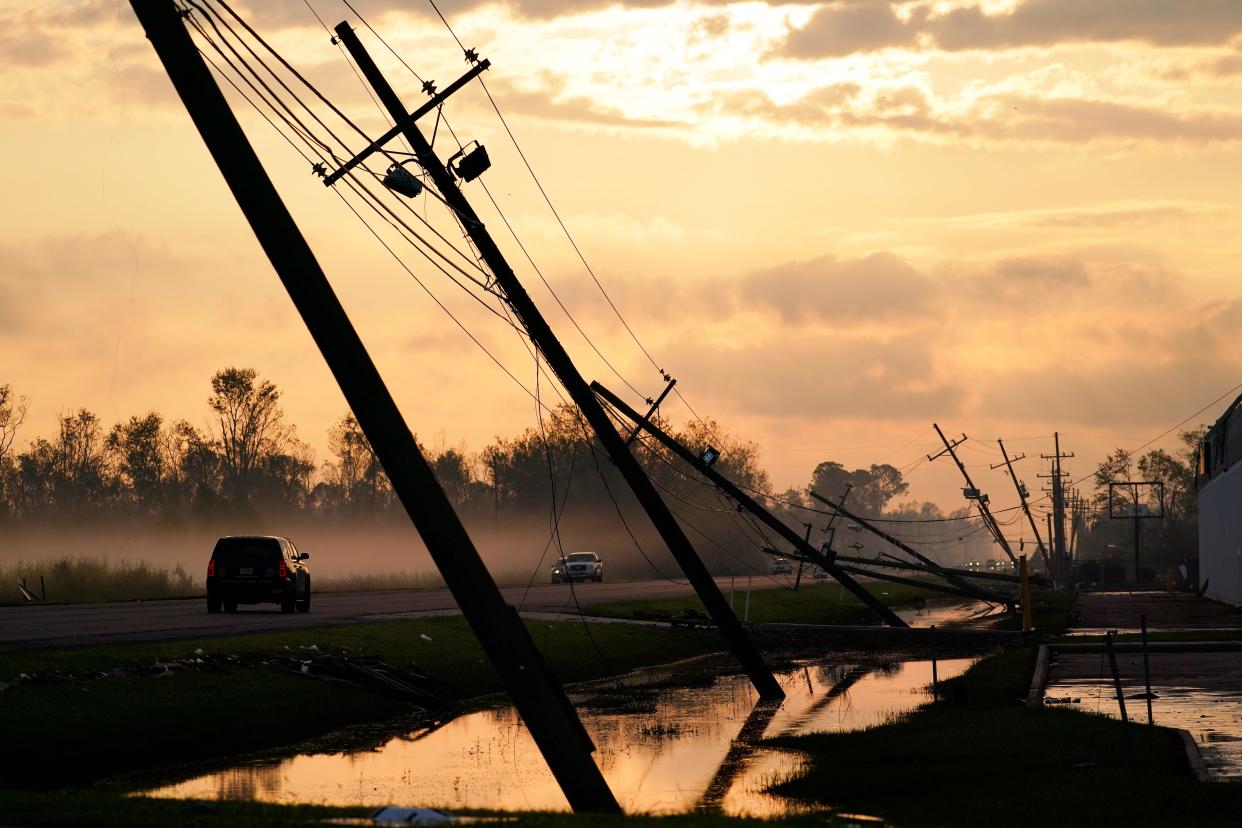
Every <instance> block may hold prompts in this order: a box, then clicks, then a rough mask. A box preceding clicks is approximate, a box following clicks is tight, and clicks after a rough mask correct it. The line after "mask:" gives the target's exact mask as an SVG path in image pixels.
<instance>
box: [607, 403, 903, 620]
mask: <svg viewBox="0 0 1242 828" xmlns="http://www.w3.org/2000/svg"><path fill="white" fill-rule="evenodd" d="M591 389H592V390H593V391H594V392H595V393H596V394H599V396H600V397H602V398H603V399H604V400H605V401H606V402H607V403H608V404H609V405H611V406H612V407H613V408H615V409H616V410H617V411H618V412H620V413H621V414H622V415H623V416H625V417H627V418H628V419H630V420H631V421H633V422H634V423H636V424H639V425H641V426H642V428H643V430H644V431H646V432H647V433H648V434H650V435H651V436H652V437H654V438H656V440H658V441H659V442H660V444H661V445H663V446H664V447H665V448H667V449H668V450H669V451H671V452H672V453H673V454H675V455H677V456H678V457H680V458H681V459H682V460H684V461H685V462H686V463H688V464H689V465H690V467H691V468H693V469H694V470H695V471H697V472H698V473H699V474H701V475H703V476H704V477H706V478H707V479H708V480H710V481H711V482H712V483H714V484H716V486H717V487H718V488H719V489H720V490H721V491H722V492H724V493H725V494H726V495H727V496H728V497H730V498H731V499H732V500H733V501H734V502H735V503H737V505H738V507H739V508H741V509H745V510H746V511H748V512H750V513H751V514H752V515H754V516H755V517H756V518H758V519H759V521H760V522H761V523H763V524H764V525H765V526H767V527H768V528H769V529H771V530H772V531H774V532H776V534H778V535H780V536H781V538H783V539H784V540H785V541H786V542H788V543H789V544H790V545H791V546H793V547H794V548H795V549H798V550H801V552H802V554H803V555H804V556H805V557H807V558H808V559H809V560H810V561H811V562H812V563H814V564H816V565H818V566H819V567H820V568H821V569H823V570H824V571H825V572H827V573H828V574H829V575H831V576H832V577H833V578H835V579H836V580H837V581H838V582H839V583H840V584H841V585H842V586H844V587H845V588H846V589H848V590H849V591H850V592H852V593H853V594H854V595H855V596H856V597H857V598H858V599H859V600H860V601H862V602H863V603H864V604H866V605H867V606H868V607H870V608H871V609H872V610H874V611H875V612H876V613H877V614H878V615H879V616H880V617H881V618H882V619H884V623H886V624H888V625H889V626H890V627H908V626H910V625H909V624H907V623H906V622H905V621H902V620H901V617H900V616H898V615H897V613H895V612H893V611H892V610H891V609H889V608H888V607H887V606H885V605H884V603H883V602H882V601H880V599H878V598H876V597H875V596H874V595H872V594H871V593H870V592H868V591H867V588H866V587H864V586H863V585H862V584H860V583H858V582H857V581H855V580H854V579H853V578H851V577H850V576H849V574H848V573H847V572H845V570H843V569H842V568H841V567H839V566H837V565H836V564H835V563H833V562H832V560H831V559H829V558H828V557H827V556H825V555H824V554H823V553H822V552H820V551H819V550H818V549H816V548H815V547H813V546H811V544H810V543H809V542H808V541H806V540H804V539H803V538H802V536H801V535H799V534H798V533H797V532H795V531H794V530H793V528H792V527H790V526H789V525H788V524H787V523H785V521H783V520H781V519H780V518H778V517H776V516H775V515H773V514H772V513H771V512H769V511H768V510H767V509H765V508H763V507H762V506H760V505H759V503H758V502H756V501H755V499H754V498H753V497H751V496H750V495H748V494H746V492H744V491H742V490H741V489H740V488H738V487H737V485H735V484H734V483H733V481H731V480H729V478H727V477H725V476H724V475H723V474H721V473H720V472H718V471H716V470H715V469H713V468H712V467H711V466H709V465H707V464H706V463H704V462H703V461H702V459H700V457H699V456H698V455H697V454H695V453H694V452H692V451H691V450H690V449H688V448H686V447H685V446H684V445H682V444H681V443H680V442H679V441H678V440H676V439H675V438H673V437H672V436H670V435H669V434H668V433H666V432H665V431H664V430H663V429H661V428H660V427H659V426H657V425H655V424H654V423H652V422H651V421H650V420H643V418H642V415H640V414H639V413H638V412H637V411H635V410H634V409H632V408H630V407H629V406H628V405H626V404H625V401H624V400H622V399H621V398H620V397H618V396H617V395H616V394H614V393H612V392H611V391H609V390H608V389H607V388H605V387H604V386H603V385H601V384H600V383H599V382H592V383H591Z"/></svg>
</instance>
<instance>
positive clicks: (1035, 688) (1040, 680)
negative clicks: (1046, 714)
mask: <svg viewBox="0 0 1242 828" xmlns="http://www.w3.org/2000/svg"><path fill="white" fill-rule="evenodd" d="M1051 669H1052V658H1051V656H1050V654H1049V650H1048V645H1047V644H1040V645H1039V655H1038V656H1036V658H1035V673H1034V675H1032V676H1031V691H1030V692H1029V693H1027V695H1026V706H1027V707H1038V706H1040V705H1041V704H1043V703H1044V690H1045V689H1046V688H1047V687H1048V673H1049V671H1050V670H1051Z"/></svg>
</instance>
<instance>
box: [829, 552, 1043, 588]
mask: <svg viewBox="0 0 1242 828" xmlns="http://www.w3.org/2000/svg"><path fill="white" fill-rule="evenodd" d="M835 560H838V561H842V562H844V563H850V564H861V565H864V566H879V567H884V568H885V569H905V570H909V571H910V572H924V573H927V574H928V575H939V574H940V573H942V572H950V573H952V574H954V575H961V576H962V577H964V578H978V579H980V580H984V581H1003V582H1005V583H1007V584H1017V583H1021V581H1022V578H1021V577H1019V576H1017V575H1007V574H1006V573H1004V572H974V571H972V570H969V569H957V568H954V567H948V566H942V567H938V568H936V569H933V568H932V567H929V566H922V565H921V564H916V563H908V562H906V561H899V560H896V559H894V560H888V561H886V560H881V559H879V558H855V557H852V556H849V555H837V556H836V558H835ZM1030 581H1031V583H1033V584H1046V583H1047V581H1046V580H1045V579H1043V578H1040V577H1038V576H1032V577H1031V578H1030Z"/></svg>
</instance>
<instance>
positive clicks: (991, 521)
mask: <svg viewBox="0 0 1242 828" xmlns="http://www.w3.org/2000/svg"><path fill="white" fill-rule="evenodd" d="M932 428H934V429H936V433H937V434H939V435H940V439H941V440H942V441H943V442H944V451H942V452H940V453H939V454H936V455H935V456H932V455H930V454H929V455H927V459H928V460H935V459H936V457H939V456H940V455H941V454H948V455H949V456H950V457H952V458H953V462H954V463H956V464H957V468H958V471H960V472H961V473H962V477H963V478H964V479H965V480H966V489H965V490H964V491H963V494H965V495H966V499H967V500H973V501H974V502H975V505H976V506H978V507H979V514H980V516H981V517H982V518H983V525H984V526H986V527H987V528H988V531H989V532H991V533H992V537H994V538H996V542H997V543H999V544H1000V546H1001V549H1004V550H1005V554H1006V555H1008V556H1009V560H1010V561H1012V562H1013V564H1014V566H1017V564H1018V559H1017V558H1015V557H1014V554H1013V550H1012V549H1010V548H1009V541H1007V540H1005V533H1004V532H1002V531H1001V528H1000V524H998V523H997V522H996V518H994V517H992V510H991V509H989V508H988V496H987V495H985V494H984V493H983V492H981V491H979V488H978V487H977V486H975V484H974V481H972V480H971V479H970V472H968V471H966V466H965V465H964V464H963V463H962V461H961V460H960V459H958V456H957V452H956V451H954V449H955V448H957V447H958V446H959V445H961V444H962V442H963V441H964V440H965V439H966V435H964V434H963V435H962V439H961V440H957V441H955V442H952V443H951V442H949V438H948V437H945V436H944V432H943V431H941V430H940V426H939V425H937V424H936V423H932Z"/></svg>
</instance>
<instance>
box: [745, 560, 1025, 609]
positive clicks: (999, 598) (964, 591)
mask: <svg viewBox="0 0 1242 828" xmlns="http://www.w3.org/2000/svg"><path fill="white" fill-rule="evenodd" d="M762 548H763V551H764V552H766V553H768V554H769V555H781V556H783V557H788V558H793V559H794V560H795V561H801V560H805V561H806V562H807V563H813V564H818V565H819V566H823V563H821V562H820V560H819V559H817V558H816V557H812V556H810V555H805V554H802V553H801V552H795V553H792V554H790V553H785V552H781V551H780V550H779V549H773V548H772V547H770V546H765V547H762ZM838 560H839V559H838ZM868 563H870V561H868ZM834 565H835V566H837V567H839V568H840V569H841V571H842V572H849V573H852V574H854V575H864V576H866V577H868V578H875V579H876V580H877V581H892V582H893V583H895V584H905V585H906V586H912V587H918V588H919V589H930V590H932V591H933V592H946V593H948V594H949V595H959V596H963V597H965V598H977V599H978V600H980V601H986V602H988V603H990V604H1004V605H1006V606H1012V605H1013V603H1014V599H1013V598H1010V597H1009V596H1006V595H1001V594H1000V593H998V592H989V591H987V590H984V589H980V588H977V587H974V586H971V585H970V584H967V585H966V586H964V587H959V586H949V585H947V584H937V583H934V582H931V581H918V580H915V579H914V578H903V577H901V576H900V575H892V574H890V573H888V572H876V571H874V570H871V569H866V568H864V567H861V566H850V565H848V564H834Z"/></svg>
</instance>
